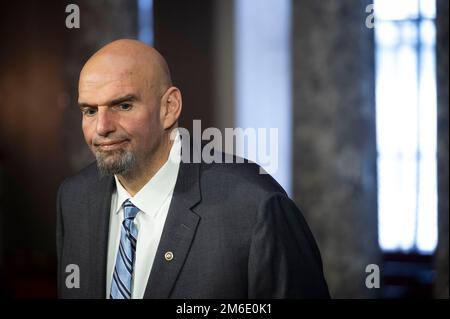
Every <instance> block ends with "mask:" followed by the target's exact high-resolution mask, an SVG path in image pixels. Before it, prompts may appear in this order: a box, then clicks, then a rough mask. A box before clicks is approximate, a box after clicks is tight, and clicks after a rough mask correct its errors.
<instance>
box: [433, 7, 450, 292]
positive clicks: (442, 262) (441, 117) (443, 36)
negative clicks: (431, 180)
mask: <svg viewBox="0 0 450 319" xmlns="http://www.w3.org/2000/svg"><path fill="white" fill-rule="evenodd" d="M436 4H437V8H436V9H437V12H436V14H437V17H436V18H437V19H436V27H437V38H436V44H437V47H436V52H437V60H436V62H437V64H436V69H437V97H438V216H439V217H438V220H439V223H438V225H439V236H438V240H439V244H438V250H437V254H436V287H435V296H436V297H438V298H448V296H449V294H448V85H449V84H448V54H449V52H448V0H438V1H437V3H436Z"/></svg>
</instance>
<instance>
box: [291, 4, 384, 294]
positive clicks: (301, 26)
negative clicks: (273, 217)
mask: <svg viewBox="0 0 450 319" xmlns="http://www.w3.org/2000/svg"><path fill="white" fill-rule="evenodd" d="M370 3H371V1H369V0H366V1H358V0H350V1H334V0H328V1H315V0H298V1H293V6H294V7H293V49H294V61H293V65H294V79H293V81H294V83H293V88H294V89H293V92H294V97H293V98H294V99H293V103H294V105H293V112H294V125H293V127H294V144H293V145H294V146H293V147H294V163H293V167H294V177H295V180H294V197H295V199H296V200H297V201H298V203H299V204H300V205H301V207H303V209H304V213H305V216H306V219H307V220H308V222H309V224H310V226H311V228H312V230H313V233H314V234H315V236H316V239H317V241H318V244H319V246H320V248H321V252H322V257H323V262H324V267H325V274H326V277H327V280H328V284H329V287H330V292H331V294H332V296H333V297H336V298H352V297H358V298H364V297H368V298H370V297H376V296H377V289H372V290H370V289H367V288H366V286H365V278H366V275H367V274H366V273H365V268H366V265H368V264H372V263H374V264H378V265H380V250H379V246H378V240H377V229H378V228H377V179H376V140H375V96H374V94H375V76H374V33H373V29H368V28H367V27H366V26H365V20H366V16H367V13H366V12H365V9H366V6H367V5H368V4H370Z"/></svg>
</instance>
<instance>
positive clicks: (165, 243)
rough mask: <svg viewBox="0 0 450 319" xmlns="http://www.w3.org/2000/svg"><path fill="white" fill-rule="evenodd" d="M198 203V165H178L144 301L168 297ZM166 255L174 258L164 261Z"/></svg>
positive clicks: (185, 252) (193, 225) (196, 220)
mask: <svg viewBox="0 0 450 319" xmlns="http://www.w3.org/2000/svg"><path fill="white" fill-rule="evenodd" d="M199 201H200V188H199V164H188V163H181V164H180V169H179V172H178V178H177V183H176V185H175V189H174V192H173V197H172V202H171V204H170V208H169V212H168V214H167V219H166V222H165V224H164V230H163V233H162V236H161V240H160V243H159V246H158V250H157V252H156V256H155V260H154V262H153V267H152V270H151V273H150V277H149V280H148V282H147V287H146V290H145V293H144V298H168V297H170V294H171V291H172V289H173V286H174V285H175V281H176V279H177V277H178V274H179V272H180V271H181V268H182V267H183V264H184V261H185V259H186V257H187V255H188V252H189V249H190V247H191V243H192V240H193V239H194V235H195V232H196V229H197V225H198V223H199V221H200V217H199V216H198V215H197V214H196V213H194V212H193V211H192V210H191V208H192V207H193V206H194V205H195V204H197V203H198V202H199ZM168 252H170V253H172V254H173V259H171V260H170V258H166V257H168V256H167V255H166V254H167V253H168ZM169 255H170V254H169Z"/></svg>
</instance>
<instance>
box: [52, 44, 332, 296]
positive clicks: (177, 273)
mask: <svg viewBox="0 0 450 319" xmlns="http://www.w3.org/2000/svg"><path fill="white" fill-rule="evenodd" d="M78 104H79V106H80V110H81V113H82V129H83V134H84V138H85V141H86V143H87V145H88V146H89V148H90V149H91V151H92V152H93V154H94V155H95V157H96V162H95V163H93V164H91V165H89V166H88V167H86V168H85V169H83V170H82V171H81V172H79V173H78V174H76V175H75V176H73V177H71V178H68V179H66V180H65V181H64V182H63V183H62V184H61V186H60V188H59V191H58V198H57V251H58V294H59V296H60V297H62V298H110V299H130V298H137V299H139V298H328V297H329V293H328V288H327V284H326V282H325V279H324V276H323V271H322V261H321V258H320V253H319V250H318V248H317V245H316V243H315V240H314V238H313V236H312V234H311V232H310V230H309V228H308V226H307V224H306V222H305V220H304V218H303V216H302V214H301V212H300V211H299V209H298V208H297V207H296V205H295V204H294V203H293V202H292V200H290V199H289V198H288V196H287V195H286V193H285V191H284V190H283V189H282V188H281V186H280V185H279V184H278V183H277V182H276V181H275V180H274V179H273V178H272V177H270V176H269V175H266V174H260V173H259V167H258V166H257V165H256V164H252V163H248V162H245V163H235V164H223V163H222V164H220V163H210V164H206V163H190V162H189V163H185V162H183V161H182V160H181V154H182V150H183V148H184V147H185V146H184V143H182V138H181V136H180V133H179V131H178V129H177V126H178V118H179V116H180V113H181V109H182V96H181V92H180V90H179V89H178V88H176V87H174V86H173V85H172V82H171V77H170V73H169V69H168V66H167V63H166V62H165V60H164V58H163V57H162V56H161V55H160V54H159V53H158V52H157V51H156V50H155V49H154V48H151V47H149V46H147V45H145V44H143V43H141V42H138V41H135V40H118V41H114V42H112V43H110V44H108V45H106V46H105V47H103V48H101V49H100V50H99V51H98V52H97V53H95V54H94V55H93V56H92V57H91V58H90V59H89V60H88V61H87V63H86V64H85V65H84V67H83V69H82V70H81V73H80V78H79V98H78Z"/></svg>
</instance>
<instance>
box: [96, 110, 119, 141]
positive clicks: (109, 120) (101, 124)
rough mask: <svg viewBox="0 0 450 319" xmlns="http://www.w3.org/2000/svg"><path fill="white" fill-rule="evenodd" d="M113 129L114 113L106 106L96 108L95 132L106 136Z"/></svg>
mask: <svg viewBox="0 0 450 319" xmlns="http://www.w3.org/2000/svg"><path fill="white" fill-rule="evenodd" d="M114 131H115V124H114V114H111V112H110V110H109V109H108V108H100V107H99V108H98V114H97V134H98V135H100V136H107V135H108V134H109V133H112V132H114Z"/></svg>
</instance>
